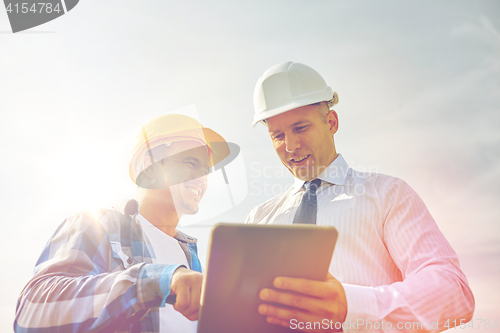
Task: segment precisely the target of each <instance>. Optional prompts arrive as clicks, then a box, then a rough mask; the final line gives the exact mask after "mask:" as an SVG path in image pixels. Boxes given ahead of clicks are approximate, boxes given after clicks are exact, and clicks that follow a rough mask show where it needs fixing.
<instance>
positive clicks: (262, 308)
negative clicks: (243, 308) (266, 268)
mask: <svg viewBox="0 0 500 333" xmlns="http://www.w3.org/2000/svg"><path fill="white" fill-rule="evenodd" d="M273 284H274V287H276V288H277V289H281V290H276V289H268V288H264V289H262V290H261V291H260V293H259V296H260V299H262V300H264V301H266V302H273V303H279V304H283V305H286V306H291V307H293V308H288V307H280V306H276V305H271V304H261V305H259V308H258V310H259V313H261V314H263V315H266V316H267V317H266V320H267V322H268V323H271V324H277V325H281V326H285V327H288V328H290V327H291V322H290V321H291V320H292V319H295V320H296V323H299V322H302V323H304V326H303V327H304V329H302V330H303V331H304V332H323V333H325V332H329V331H327V330H325V328H324V327H323V328H319V329H316V330H314V329H312V330H308V329H306V326H305V325H306V323H307V322H311V323H312V325H314V322H320V323H322V322H323V320H324V319H327V320H328V323H329V327H330V328H333V329H332V330H331V331H341V324H342V323H343V322H344V320H345V317H346V315H347V300H346V297H345V292H344V288H343V287H342V285H341V284H340V282H339V281H338V280H337V279H335V278H334V277H333V276H331V275H330V274H328V277H327V279H326V281H314V280H306V279H298V278H291V277H277V278H275V279H274V282H273ZM285 290H286V291H285ZM330 321H331V322H330ZM294 322H295V321H294ZM337 322H338V323H339V324H337V327H338V328H340V329H335V323H337ZM330 323H333V324H330ZM312 327H314V326H312ZM300 328H301V327H300V326H299V329H300Z"/></svg>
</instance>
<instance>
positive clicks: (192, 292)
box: [170, 267, 203, 320]
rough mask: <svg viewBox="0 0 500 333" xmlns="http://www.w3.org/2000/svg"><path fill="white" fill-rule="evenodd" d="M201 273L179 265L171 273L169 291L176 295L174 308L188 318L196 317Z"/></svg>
mask: <svg viewBox="0 0 500 333" xmlns="http://www.w3.org/2000/svg"><path fill="white" fill-rule="evenodd" d="M202 281H203V274H201V273H199V272H196V271H192V270H190V269H187V268H185V267H179V268H177V269H176V270H175V272H174V274H173V275H172V281H171V282H170V293H171V294H173V295H176V296H177V299H176V301H175V303H174V309H175V310H177V311H179V312H180V313H182V314H183V315H184V317H186V318H187V319H189V320H197V319H198V311H199V310H200V295H201V283H202Z"/></svg>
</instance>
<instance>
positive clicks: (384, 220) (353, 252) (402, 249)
mask: <svg viewBox="0 0 500 333" xmlns="http://www.w3.org/2000/svg"><path fill="white" fill-rule="evenodd" d="M318 178H319V179H321V180H322V183H321V185H320V187H319V188H318V190H317V202H318V203H317V207H318V213H317V224H318V225H332V226H334V227H335V228H337V230H338V232H339V238H338V241H337V245H336V248H335V251H334V254H333V258H332V262H331V264H330V268H329V272H330V273H331V274H332V275H333V276H334V277H335V278H337V279H338V280H339V281H340V282H341V283H342V285H343V287H344V290H345V294H346V298H347V317H346V321H345V324H344V332H357V331H370V332H401V331H415V330H416V329H417V328H418V329H419V330H422V331H431V332H437V331H442V330H444V329H446V327H444V325H445V324H446V321H447V320H448V319H450V320H449V321H448V325H449V327H452V326H454V323H453V320H454V319H457V321H456V322H455V323H456V324H457V325H459V324H460V319H464V320H463V321H462V322H466V321H469V320H470V318H472V313H473V311H474V297H473V295H472V292H471V290H470V288H469V286H468V282H467V279H466V277H465V275H464V274H463V273H462V271H461V270H460V266H459V263H458V258H457V255H456V253H455V252H454V251H453V249H452V248H451V246H450V244H449V243H448V241H447V240H446V239H445V237H444V236H443V234H442V233H441V231H440V230H439V228H438V226H437V225H436V223H435V221H434V219H433V218H432V216H431V215H430V213H429V211H428V210H427V208H426V206H425V204H424V203H423V201H422V200H421V199H420V197H419V196H418V195H417V193H416V192H415V191H414V190H413V189H412V188H411V187H410V186H409V185H408V184H406V183H405V182H404V181H402V180H401V179H398V178H395V177H390V176H386V175H382V174H369V173H361V172H357V171H355V170H353V169H351V168H349V166H348V165H347V163H346V161H345V160H344V158H343V157H342V156H341V155H339V156H338V157H337V158H336V159H335V160H334V161H333V162H332V163H331V164H330V165H329V166H328V168H327V169H325V170H324V172H322V173H321V174H320V175H319V177H318ZM303 184H304V181H300V180H298V179H296V182H295V184H294V185H293V186H292V187H291V188H290V189H288V191H286V192H285V193H284V194H281V195H278V196H277V197H274V198H272V199H270V200H268V201H266V202H265V203H263V204H261V205H259V206H257V207H256V208H254V209H253V210H252V211H251V212H250V214H249V215H248V217H247V220H246V223H255V224H292V221H293V217H294V216H295V212H296V211H297V206H298V205H299V204H300V201H301V197H302V194H303V192H304V191H305V189H304V187H303ZM419 323H421V324H419ZM410 326H412V328H410Z"/></svg>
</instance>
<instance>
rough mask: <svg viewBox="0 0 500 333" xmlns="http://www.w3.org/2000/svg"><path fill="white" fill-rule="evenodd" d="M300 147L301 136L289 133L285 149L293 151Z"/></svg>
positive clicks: (289, 151)
mask: <svg viewBox="0 0 500 333" xmlns="http://www.w3.org/2000/svg"><path fill="white" fill-rule="evenodd" d="M299 148H300V138H299V136H298V135H295V134H288V135H287V136H286V137H285V150H286V151H287V152H288V153H293V152H295V151H296V150H297V149H299Z"/></svg>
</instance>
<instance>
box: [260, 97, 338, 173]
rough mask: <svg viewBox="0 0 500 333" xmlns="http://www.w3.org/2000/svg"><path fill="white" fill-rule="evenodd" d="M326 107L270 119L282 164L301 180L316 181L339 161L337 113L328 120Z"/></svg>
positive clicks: (273, 140)
mask: <svg viewBox="0 0 500 333" xmlns="http://www.w3.org/2000/svg"><path fill="white" fill-rule="evenodd" d="M322 107H324V106H322V105H306V106H303V107H300V108H297V109H294V110H291V111H288V112H284V113H282V114H279V115H277V116H274V117H271V118H269V119H267V125H268V129H269V135H270V136H271V140H272V142H273V146H274V149H275V150H276V153H277V154H278V156H279V158H280V160H281V163H283V164H284V165H285V167H287V169H288V170H290V172H291V173H292V174H293V175H294V176H295V177H296V178H298V179H301V180H305V181H309V180H312V179H314V178H316V177H317V176H318V175H319V174H320V173H321V172H322V171H323V170H325V168H326V167H327V166H328V165H330V163H331V162H332V161H333V160H334V159H335V158H336V157H337V152H336V151H335V143H334V141H333V134H335V133H336V132H337V129H338V118H337V113H336V112H335V111H333V110H330V111H329V112H328V114H327V115H326V119H325V120H324V119H323V117H322V116H321V115H320V109H321V108H322Z"/></svg>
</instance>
